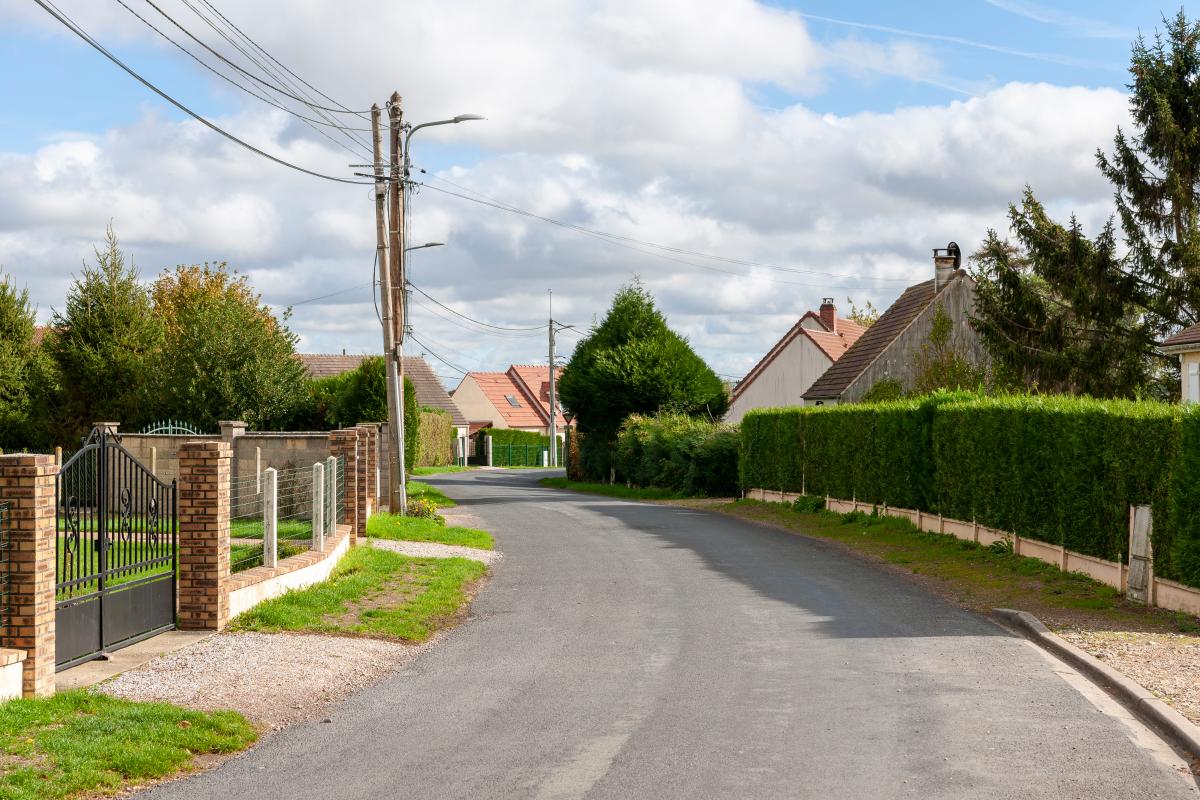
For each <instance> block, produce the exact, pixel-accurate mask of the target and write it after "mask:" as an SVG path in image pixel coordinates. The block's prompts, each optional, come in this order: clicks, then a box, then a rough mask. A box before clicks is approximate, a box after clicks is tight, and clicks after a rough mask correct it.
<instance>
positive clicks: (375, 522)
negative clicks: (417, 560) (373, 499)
mask: <svg viewBox="0 0 1200 800" xmlns="http://www.w3.org/2000/svg"><path fill="white" fill-rule="evenodd" d="M367 536H373V537H375V538H377V539H398V540H401V541H407V542H439V543H441V544H457V545H462V546H463V547H478V548H479V549H481V550H492V549H494V548H495V546H496V543H495V542H494V541H493V540H492V535H491V534H490V533H488V532H487V531H481V530H477V529H475V528H460V527H457V526H450V525H446V524H445V523H443V522H440V521H439V520H436V519H429V518H428V517H401V516H400V515H398V514H389V513H386V512H383V513H379V514H372V515H371V517H370V519H368V520H367Z"/></svg>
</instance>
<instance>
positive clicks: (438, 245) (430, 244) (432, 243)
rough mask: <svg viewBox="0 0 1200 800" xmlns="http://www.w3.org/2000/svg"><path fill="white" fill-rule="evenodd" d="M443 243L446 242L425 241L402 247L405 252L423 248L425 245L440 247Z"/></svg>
mask: <svg viewBox="0 0 1200 800" xmlns="http://www.w3.org/2000/svg"><path fill="white" fill-rule="evenodd" d="M444 244H446V243H445V242H426V243H425V244H416V245H413V246H412V247H406V248H404V252H406V253H407V252H408V251H410V250H424V249H425V248H426V247H441V246H442V245H444Z"/></svg>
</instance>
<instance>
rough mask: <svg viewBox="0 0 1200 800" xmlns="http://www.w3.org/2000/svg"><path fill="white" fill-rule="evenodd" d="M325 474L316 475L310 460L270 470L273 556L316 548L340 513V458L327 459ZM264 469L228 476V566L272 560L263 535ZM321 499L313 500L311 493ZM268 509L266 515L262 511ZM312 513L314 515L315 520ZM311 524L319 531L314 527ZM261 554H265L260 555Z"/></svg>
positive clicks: (238, 569)
mask: <svg viewBox="0 0 1200 800" xmlns="http://www.w3.org/2000/svg"><path fill="white" fill-rule="evenodd" d="M321 463H322V464H323V465H324V468H325V469H324V476H323V477H322V478H321V479H320V482H318V481H317V480H315V478H314V471H313V465H312V464H306V465H304V466H295V465H289V466H286V467H284V468H281V469H276V470H274V472H275V478H274V481H273V485H274V487H275V503H274V508H275V514H274V525H275V546H276V559H283V558H287V557H289V556H293V555H297V554H299V553H303V552H304V551H305V550H309V549H313V548H319V547H320V546H321V543H322V535H314V533H316V534H330V533H332V530H333V526H334V525H335V524H336V523H340V522H342V521H343V520H344V518H345V476H344V474H343V469H342V468H343V466H344V464H345V459H344V457H341V458H338V459H328V460H327V461H324V462H321ZM266 475H267V473H266V472H265V471H264V473H260V474H256V475H250V476H247V477H244V478H238V479H237V480H233V481H230V492H229V494H230V526H229V527H230V531H229V569H230V572H241V571H243V570H247V569H252V568H254V567H258V566H262V565H263V564H264V563H265V564H268V565H269V564H271V563H272V562H273V561H274V560H275V559H271V558H269V556H270V553H264V551H263V540H264V538H268V539H269V537H265V536H264V534H265V533H266V530H267V527H266V526H267V524H268V517H269V516H270V513H269V512H270V504H269V503H267V502H266V501H267V499H268V498H267V497H266V493H267V492H268V491H270V487H271V485H272V482H271V481H268V480H267V478H266ZM316 496H320V497H321V498H322V502H320V503H318V504H315V507H314V502H313V501H314V497H316ZM264 509H267V514H264ZM314 517H316V518H315V519H314ZM314 523H315V525H316V526H318V527H320V528H321V530H319V531H314ZM264 556H267V557H265V558H264Z"/></svg>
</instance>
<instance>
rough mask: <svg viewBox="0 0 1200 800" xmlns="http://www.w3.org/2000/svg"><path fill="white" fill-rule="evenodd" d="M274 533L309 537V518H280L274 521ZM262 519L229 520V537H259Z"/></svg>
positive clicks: (285, 537) (283, 537) (260, 535)
mask: <svg viewBox="0 0 1200 800" xmlns="http://www.w3.org/2000/svg"><path fill="white" fill-rule="evenodd" d="M275 535H276V536H277V537H279V538H280V539H311V538H312V520H311V519H280V520H276V521H275ZM262 537H263V521H262V518H261V517H252V518H243V519H231V520H229V538H231V539H261V538H262Z"/></svg>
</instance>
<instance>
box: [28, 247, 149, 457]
mask: <svg viewBox="0 0 1200 800" xmlns="http://www.w3.org/2000/svg"><path fill="white" fill-rule="evenodd" d="M95 253H96V265H95V266H94V267H89V266H87V265H86V264H85V265H84V267H83V271H82V273H81V274H80V275H79V277H77V278H76V279H75V281H74V282H73V283H72V285H71V288H70V290H69V291H68V292H67V304H66V308H65V310H64V311H63V312H62V313H59V312H57V311H56V312H54V314H53V316H52V319H51V328H52V331H51V332H50V333H49V334H48V335H47V337H46V341H45V343H44V346H45V347H46V349H47V350H48V352H49V354H50V355H51V357H52V358H53V359H54V363H55V366H56V367H57V372H58V378H59V382H60V385H59V391H58V393H57V400H58V404H59V413H60V421H59V422H58V424H57V425H56V428H57V430H56V433H57V437H56V438H59V437H61V441H60V443H63V444H68V443H69V442H70V440H71V439H73V438H75V437H78V436H80V435H82V434H84V433H86V432H87V430H88V429H89V428H90V426H91V424H92V423H93V422H96V421H101V420H103V421H112V422H120V423H123V424H125V425H127V426H132V425H138V424H141V423H144V422H146V421H147V420H148V419H149V416H150V414H149V411H148V409H147V406H146V399H147V397H148V394H147V392H145V391H144V390H143V387H145V386H147V385H148V384H149V379H150V376H149V374H148V373H147V366H148V363H149V359H150V357H151V356H152V355H153V354H154V353H155V352H156V351H157V349H158V348H159V346H160V345H161V343H162V325H161V324H160V323H159V321H158V319H157V318H156V317H155V316H154V310H153V307H152V306H151V303H150V295H149V293H148V292H147V290H146V287H144V286H143V285H142V284H141V282H140V280H139V277H138V271H137V268H136V267H135V266H134V265H133V264H132V263H131V264H129V265H128V266H126V263H125V254H124V253H123V252H122V251H121V248H120V246H119V244H118V242H117V237H116V234H114V233H113V230H112V228H111V227H110V228H109V229H108V230H107V231H106V233H105V244H104V248H103V249H100V248H96V250H95ZM154 380H155V384H156V385H157V384H158V381H159V378H158V376H155V379H154Z"/></svg>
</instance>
